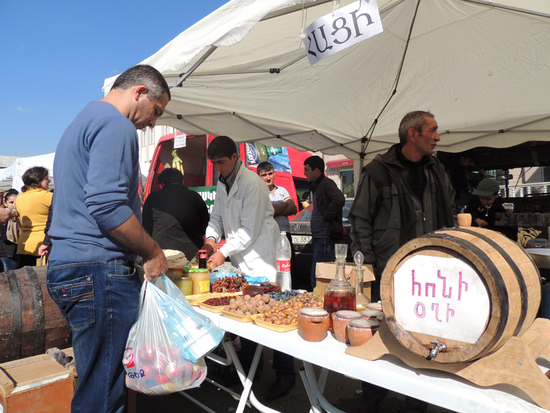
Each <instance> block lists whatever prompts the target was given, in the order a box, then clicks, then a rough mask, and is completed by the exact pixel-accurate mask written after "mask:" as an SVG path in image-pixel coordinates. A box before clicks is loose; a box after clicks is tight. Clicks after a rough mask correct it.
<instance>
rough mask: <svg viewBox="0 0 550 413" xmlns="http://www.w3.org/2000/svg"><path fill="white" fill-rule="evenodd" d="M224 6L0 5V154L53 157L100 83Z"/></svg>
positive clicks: (206, 2) (87, 1)
mask: <svg viewBox="0 0 550 413" xmlns="http://www.w3.org/2000/svg"><path fill="white" fill-rule="evenodd" d="M224 3H226V1H225V0H195V1H187V0H183V1H170V0H155V1H145V0H132V1H120V0H109V1H105V0H93V1H92V0H78V1H74V0H65V1H61V0H51V1H50V0H48V1H42V0H16V1H13V0H12V1H10V0H0V79H1V81H2V87H1V89H2V91H3V93H2V95H3V98H2V99H1V102H0V119H1V127H0V155H12V156H35V155H41V154H45V153H51V152H54V151H55V148H56V146H57V142H58V141H59V138H60V137H61V135H62V134H63V131H64V130H65V128H66V127H67V126H68V125H69V123H71V121H72V120H73V119H74V117H75V116H76V115H77V114H78V112H79V111H80V110H81V109H82V108H83V107H84V106H85V105H86V104H87V103H88V102H89V101H92V100H97V99H101V98H102V97H103V93H102V90H101V88H102V87H103V81H104V80H105V78H108V77H111V76H113V75H116V74H118V73H121V72H123V71H124V70H125V69H127V68H128V67H131V66H133V65H135V64H137V63H139V62H141V61H142V60H144V59H145V58H147V57H148V56H150V55H152V54H153V53H155V52H156V51H157V50H159V49H160V48H161V47H162V46H163V45H164V44H166V43H167V42H169V41H170V40H171V39H173V38H174V37H176V36H177V35H178V34H179V33H181V32H182V31H184V30H185V29H187V28H188V27H190V26H191V25H193V24H194V23H196V22H197V21H199V20H200V19H202V18H203V17H205V16H207V15H208V14H209V13H211V12H212V11H214V10H216V9H217V8H218V7H220V6H221V5H223V4H224Z"/></svg>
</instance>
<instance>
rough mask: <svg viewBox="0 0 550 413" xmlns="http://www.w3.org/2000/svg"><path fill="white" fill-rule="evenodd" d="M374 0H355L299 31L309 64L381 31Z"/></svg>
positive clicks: (380, 20)
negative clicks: (356, 0)
mask: <svg viewBox="0 0 550 413" xmlns="http://www.w3.org/2000/svg"><path fill="white" fill-rule="evenodd" d="M382 31H383V28H382V19H381V18H380V13H379V12H378V5H377V4H376V0H359V1H358V2H355V3H352V4H348V5H347V6H346V7H342V8H341V9H338V10H335V11H334V12H333V13H329V14H327V15H325V16H323V17H321V18H319V19H317V20H315V21H314V22H313V23H312V24H310V25H309V26H308V28H307V29H305V30H304V32H303V33H302V35H303V36H302V37H303V39H304V44H305V47H306V51H307V57H308V59H309V64H310V65H314V64H315V63H317V62H318V61H320V60H322V59H324V58H325V57H328V56H331V55H333V54H334V53H337V52H339V51H341V50H344V49H346V48H348V47H350V46H353V45H354V44H357V43H359V42H362V41H363V40H366V39H368V38H369V37H372V36H374V35H377V34H378V33H382Z"/></svg>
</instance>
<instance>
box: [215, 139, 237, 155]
mask: <svg viewBox="0 0 550 413" xmlns="http://www.w3.org/2000/svg"><path fill="white" fill-rule="evenodd" d="M234 153H237V145H235V142H233V139H231V138H230V137H229V136H218V137H217V138H214V140H213V141H212V142H210V145H208V158H209V159H212V158H231V157H232V156H233V154H234Z"/></svg>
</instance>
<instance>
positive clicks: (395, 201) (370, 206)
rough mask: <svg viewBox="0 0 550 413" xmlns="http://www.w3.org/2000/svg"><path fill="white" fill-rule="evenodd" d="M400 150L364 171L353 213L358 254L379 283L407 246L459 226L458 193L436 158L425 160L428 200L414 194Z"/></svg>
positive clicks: (393, 149) (392, 150)
mask: <svg viewBox="0 0 550 413" xmlns="http://www.w3.org/2000/svg"><path fill="white" fill-rule="evenodd" d="M398 146H399V145H394V146H392V147H391V148H390V149H389V150H388V152H386V153H385V154H383V155H377V156H376V158H374V160H373V161H372V162H370V163H369V164H368V165H367V166H365V167H364V168H363V171H362V174H361V178H360V180H359V184H358V187H357V193H356V196H355V200H354V202H353V205H352V207H351V209H350V213H349V218H350V222H351V234H350V236H351V240H352V247H351V248H352V252H353V253H355V252H356V251H358V250H359V251H361V252H362V253H363V254H364V256H365V261H364V262H365V263H366V264H372V265H373V266H374V269H375V274H376V277H377V279H380V276H381V274H382V271H383V270H384V267H385V266H386V263H387V262H388V260H389V259H390V257H391V256H392V255H393V254H394V253H395V252H396V251H397V250H398V249H399V248H400V247H401V246H402V245H403V244H405V243H406V242H407V241H410V240H411V239H414V238H417V237H419V236H421V235H423V234H426V233H429V232H432V231H435V230H436V229H440V228H443V227H453V226H454V219H453V214H452V205H453V201H454V194H455V191H454V189H453V188H452V186H451V184H450V181H449V178H448V176H447V173H446V171H445V168H444V166H443V165H442V164H441V162H439V160H438V159H437V158H435V157H434V156H430V157H428V158H427V159H425V160H424V171H425V174H426V179H427V184H426V188H425V190H424V194H423V197H422V200H420V199H419V198H418V197H417V195H416V194H415V193H414V191H413V190H412V188H411V186H410V185H409V183H408V182H409V181H408V174H409V172H408V171H407V169H405V167H404V166H403V165H402V163H401V162H400V161H399V159H398V157H397V150H398Z"/></svg>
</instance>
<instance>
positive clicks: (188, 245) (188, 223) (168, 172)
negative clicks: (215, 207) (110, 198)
mask: <svg viewBox="0 0 550 413" xmlns="http://www.w3.org/2000/svg"><path fill="white" fill-rule="evenodd" d="M158 180H159V184H160V186H161V189H159V190H158V191H155V192H153V193H151V194H150V195H149V196H148V197H147V199H146V200H145V203H144V204H143V228H145V231H147V233H148V234H149V235H151V237H153V239H154V240H155V241H156V242H158V244H159V245H160V247H161V248H163V249H171V250H177V251H181V252H183V253H184V254H185V256H186V257H187V259H188V260H191V258H193V257H194V256H195V254H196V253H197V251H198V250H199V248H200V247H201V246H202V245H203V243H204V232H205V231H206V227H207V226H208V220H209V215H208V207H207V206H206V204H205V203H204V201H203V199H202V198H201V196H200V195H199V194H198V193H196V192H194V191H191V190H190V189H188V188H187V187H185V186H184V184H183V182H184V178H183V174H182V173H181V172H180V171H178V170H177V169H174V168H168V169H165V170H164V171H162V172H161V174H160V175H159V177H158Z"/></svg>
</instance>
